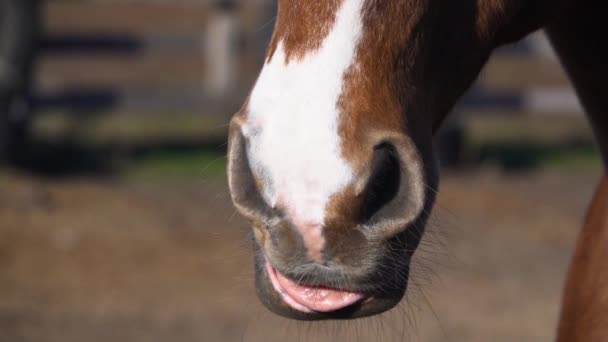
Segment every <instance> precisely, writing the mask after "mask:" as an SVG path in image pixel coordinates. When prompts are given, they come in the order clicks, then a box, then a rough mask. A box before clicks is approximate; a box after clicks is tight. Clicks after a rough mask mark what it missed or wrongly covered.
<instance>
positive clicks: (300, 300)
mask: <svg viewBox="0 0 608 342" xmlns="http://www.w3.org/2000/svg"><path fill="white" fill-rule="evenodd" d="M265 262H266V273H267V276H268V278H269V280H270V283H271V284H272V287H273V288H274V290H275V291H276V292H277V293H278V294H279V295H280V296H281V299H282V300H283V302H284V303H285V304H287V306H289V307H291V308H292V309H294V310H296V311H299V312H303V313H309V314H311V313H331V312H336V311H340V310H342V309H345V308H348V307H351V306H353V305H355V304H357V303H362V302H368V301H370V300H371V299H372V297H371V296H369V295H367V294H364V293H362V292H356V291H349V290H343V289H332V288H327V287H318V286H306V285H301V284H298V283H296V282H295V281H293V280H291V279H289V278H287V277H285V276H284V275H282V274H281V273H280V272H279V271H278V270H277V269H276V268H274V267H273V266H272V265H271V263H270V262H269V261H268V260H266V261H265Z"/></svg>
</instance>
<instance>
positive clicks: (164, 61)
mask: <svg viewBox="0 0 608 342" xmlns="http://www.w3.org/2000/svg"><path fill="white" fill-rule="evenodd" d="M213 3H214V2H213V1H144V0H142V1H93V0H89V1H58V0H55V1H47V2H46V4H45V7H46V15H45V17H46V23H45V27H46V32H47V33H46V39H45V42H44V50H43V57H42V58H41V60H40V63H39V69H38V70H39V72H38V80H37V85H38V87H37V89H38V90H37V91H38V99H39V100H38V101H39V105H40V106H41V108H43V109H46V110H53V109H64V108H67V109H72V110H111V111H124V112H157V113H175V112H184V111H185V112H199V111H200V112H205V113H208V114H215V113H218V112H224V111H225V112H226V113H228V114H229V113H230V112H231V111H232V110H234V109H235V108H237V107H238V106H239V105H240V103H241V102H242V100H243V98H244V96H245V95H246V92H247V90H248V88H249V87H250V86H251V84H252V83H253V81H254V80H255V77H256V74H257V72H258V70H259V67H260V65H261V62H262V60H263V52H264V49H265V44H266V41H267V40H268V38H269V36H270V33H271V31H272V27H273V23H274V22H273V20H272V19H273V18H274V6H275V4H274V1H268V0H258V1H252V0H243V1H236V2H235V4H236V5H235V6H232V7H231V6H226V7H223V9H222V8H219V7H218V6H214V5H213ZM223 26H225V27H226V29H225V30H223V31H222V32H223V33H221V32H220V33H219V34H220V35H223V36H222V37H225V38H221V39H214V37H217V36H218V35H215V34H213V33H212V34H210V30H213V29H218V28H221V27H223ZM230 32H233V33H234V34H231V33H230ZM210 37H211V38H210ZM222 40H228V41H227V42H222ZM222 44H224V47H223V48H226V49H227V50H226V51H225V53H218V51H214V49H215V48H216V47H217V46H222ZM549 51H550V48H548V47H547V43H546V42H545V41H543V39H542V37H541V36H540V35H535V36H534V37H533V38H532V39H527V40H525V41H523V42H521V43H518V44H515V45H513V46H510V47H507V48H503V49H501V50H499V51H498V52H497V53H496V54H495V56H494V58H493V59H492V60H491V62H490V63H489V65H488V66H487V67H486V69H485V70H484V72H483V74H482V76H481V77H480V79H479V82H478V83H477V85H476V86H475V87H474V88H473V89H472V90H471V91H470V92H469V93H468V94H467V96H466V97H465V99H464V100H463V102H462V105H461V106H460V108H461V109H462V108H464V109H465V110H472V111H482V112H497V111H498V112H505V111H506V112H518V113H521V112H524V113H551V114H555V113H557V114H559V113H564V114H570V113H578V112H579V111H580V109H579V107H578V103H577V101H576V99H575V97H574V95H573V93H572V91H571V89H570V87H569V86H568V84H567V80H566V77H565V76H564V74H563V72H562V70H561V68H560V67H559V63H558V62H557V60H556V59H555V58H554V57H552V54H551V53H550V52H549ZM226 53H228V55H227V54H226ZM213 56H215V57H213ZM231 56H232V57H231ZM210 58H216V59H217V58H220V62H222V63H214V62H213V61H210V60H209V59H210ZM216 69H217V70H216ZM222 70H224V72H222ZM222 74H226V75H225V79H222V77H223V76H222ZM218 75H219V76H218ZM213 88H216V89H213Z"/></svg>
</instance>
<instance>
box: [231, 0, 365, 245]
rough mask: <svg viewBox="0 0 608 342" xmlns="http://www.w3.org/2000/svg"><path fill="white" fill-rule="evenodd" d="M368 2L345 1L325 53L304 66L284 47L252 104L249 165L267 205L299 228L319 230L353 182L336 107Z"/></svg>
mask: <svg viewBox="0 0 608 342" xmlns="http://www.w3.org/2000/svg"><path fill="white" fill-rule="evenodd" d="M362 2H363V0H344V2H343V4H342V5H341V8H340V9H339V10H338V13H337V17H336V20H335V23H334V27H333V28H332V29H331V31H330V33H329V35H328V36H327V37H326V38H325V40H324V41H323V43H322V45H321V47H320V48H319V49H318V50H316V51H309V52H308V53H307V54H306V56H305V57H304V58H303V59H301V60H293V61H290V62H289V63H287V64H286V62H285V50H284V46H283V43H282V42H279V44H278V47H277V50H276V52H275V54H274V56H273V57H272V60H271V61H269V62H267V64H266V65H265V66H264V68H263V69H262V72H261V75H260V77H259V79H258V81H257V83H256V85H255V87H254V89H253V91H252V94H251V97H250V101H249V112H248V117H247V122H246V123H245V125H244V126H243V134H244V135H245V136H246V137H247V138H248V139H249V150H248V157H249V162H250V164H251V166H252V170H253V172H254V173H255V174H256V175H257V176H259V177H261V178H262V179H263V180H264V187H265V189H264V191H263V192H264V197H265V199H266V200H267V201H268V203H269V204H270V205H271V206H274V205H276V204H279V203H280V204H281V205H282V206H285V207H287V209H288V213H289V215H290V217H291V218H292V219H293V220H294V222H295V223H296V224H297V225H298V226H309V227H310V226H319V227H320V225H322V224H323V220H324V216H325V208H326V206H327V203H328V201H329V199H330V198H331V196H332V195H333V194H335V193H337V192H339V191H340V190H342V189H344V187H345V186H346V185H348V184H349V183H350V182H351V181H352V179H353V171H352V169H351V168H350V166H349V164H348V163H347V162H346V161H345V160H344V159H343V158H342V156H341V142H340V136H339V133H338V125H339V123H338V116H339V110H338V108H337V103H338V99H339V98H340V95H341V93H342V84H343V78H344V74H345V72H346V70H347V69H348V68H349V67H350V66H351V65H352V64H353V62H354V58H355V52H356V48H357V45H358V41H359V37H360V35H361V32H362V22H361V4H362ZM310 24H311V25H314V23H310ZM319 229H320V228H319ZM310 233H311V234H312V235H315V236H318V235H319V233H320V232H310ZM321 238H322V237H321Z"/></svg>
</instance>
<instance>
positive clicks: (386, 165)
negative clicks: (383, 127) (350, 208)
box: [361, 143, 401, 222]
mask: <svg viewBox="0 0 608 342" xmlns="http://www.w3.org/2000/svg"><path fill="white" fill-rule="evenodd" d="M400 183H401V166H400V162H399V158H398V153H397V151H396V150H395V147H394V146H393V145H391V144H389V143H382V144H380V145H377V146H376V147H375V148H374V157H373V159H372V172H371V176H370V178H369V180H368V183H367V185H366V187H365V191H364V201H363V206H362V208H361V210H362V213H361V214H362V218H363V220H364V222H367V221H369V220H370V219H372V217H373V216H374V215H375V214H376V213H377V212H378V211H379V210H380V209H382V207H384V206H385V205H386V204H388V203H389V202H390V201H391V200H392V199H393V198H395V196H396V195H397V193H398V192H399V186H400Z"/></svg>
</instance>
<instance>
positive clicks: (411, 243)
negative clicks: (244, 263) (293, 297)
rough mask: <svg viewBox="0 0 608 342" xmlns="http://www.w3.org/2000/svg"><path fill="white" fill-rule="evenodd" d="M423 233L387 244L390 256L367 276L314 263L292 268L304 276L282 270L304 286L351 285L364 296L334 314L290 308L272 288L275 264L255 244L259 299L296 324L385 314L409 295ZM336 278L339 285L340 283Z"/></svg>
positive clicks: (256, 282) (379, 261) (406, 236)
mask: <svg viewBox="0 0 608 342" xmlns="http://www.w3.org/2000/svg"><path fill="white" fill-rule="evenodd" d="M422 221H423V220H422V219H421V220H420V221H419V222H418V223H420V224H422ZM422 233H423V232H422V231H419V232H417V233H416V234H411V233H408V232H403V233H400V234H399V235H397V236H395V237H393V238H391V239H389V240H387V241H386V242H385V244H386V250H387V252H386V254H385V255H383V256H381V257H379V258H377V260H376V261H375V265H374V266H373V268H372V269H371V270H370V271H369V272H368V273H367V274H361V275H357V276H353V275H351V274H349V273H347V272H344V271H339V270H335V269H334V268H332V267H331V266H329V267H327V266H321V268H323V269H318V268H317V267H315V265H311V264H310V263H307V264H304V265H300V267H292V268H290V269H292V270H293V269H298V268H300V269H302V270H303V271H301V272H297V271H296V272H293V271H282V270H278V272H281V273H283V274H285V276H286V277H289V278H291V279H294V280H303V279H306V281H305V282H302V283H304V284H310V286H323V285H325V284H348V285H347V286H345V289H348V290H349V291H357V292H361V293H362V294H363V298H362V299H361V300H360V301H357V302H356V303H354V304H352V305H349V306H346V307H344V308H342V309H339V310H336V311H331V312H314V311H313V312H303V311H301V310H296V309H294V308H292V307H290V306H289V305H287V304H286V303H285V299H284V298H283V296H282V294H281V293H280V292H278V291H277V290H276V289H275V288H274V287H273V285H272V282H271V279H270V275H269V270H268V267H267V265H268V263H269V262H271V261H269V260H268V258H267V257H266V256H265V254H264V252H263V250H262V249H261V248H260V245H259V244H258V243H257V242H254V243H253V245H254V247H253V248H254V267H255V285H256V292H257V295H258V298H259V299H260V301H261V302H262V303H263V304H264V306H266V307H267V308H268V309H269V310H270V311H272V312H274V313H276V314H278V315H280V316H283V317H287V318H290V319H295V320H304V321H316V320H344V319H355V318H362V317H368V316H373V315H377V314H380V313H383V312H385V311H388V310H390V309H392V308H394V307H395V306H397V305H398V304H399V303H400V301H401V300H402V298H403V296H404V294H405V293H406V290H407V286H408V279H409V270H410V263H411V258H412V255H413V251H414V250H415V249H416V247H417V245H418V243H419V241H420V237H421V236H422ZM389 246H390V247H389ZM389 250H390V251H389ZM306 266H311V267H306ZM336 278H337V279H339V281H336Z"/></svg>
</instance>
